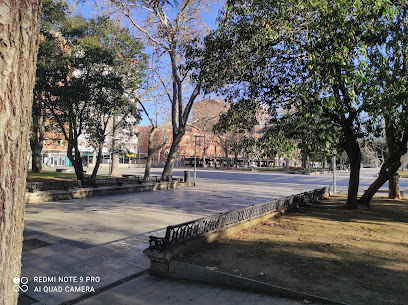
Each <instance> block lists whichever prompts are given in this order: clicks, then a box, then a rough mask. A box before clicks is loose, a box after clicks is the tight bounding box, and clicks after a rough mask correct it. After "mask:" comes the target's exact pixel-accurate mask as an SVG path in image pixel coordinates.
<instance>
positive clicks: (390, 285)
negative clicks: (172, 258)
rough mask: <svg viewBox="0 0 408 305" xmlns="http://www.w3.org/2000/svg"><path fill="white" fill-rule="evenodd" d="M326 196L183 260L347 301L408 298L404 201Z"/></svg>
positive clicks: (406, 203) (401, 301) (383, 301)
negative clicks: (348, 203)
mask: <svg viewBox="0 0 408 305" xmlns="http://www.w3.org/2000/svg"><path fill="white" fill-rule="evenodd" d="M344 200H345V197H341V196H336V197H330V198H328V199H325V200H323V201H321V202H320V203H318V204H316V205H314V206H313V207H311V208H303V209H300V210H298V211H295V212H290V213H288V214H286V215H283V216H281V217H280V218H271V219H269V220H268V221H266V222H264V223H262V224H260V225H258V226H254V227H251V228H249V229H247V230H243V231H241V232H240V233H239V234H238V235H237V236H233V237H230V238H226V239H223V240H220V241H218V242H215V243H213V244H210V245H208V246H206V248H205V249H197V251H195V253H191V254H190V255H186V257H184V258H182V260H184V261H186V262H190V263H193V264H196V265H200V266H204V267H209V268H212V269H213V268H214V267H215V270H219V271H223V272H227V273H230V274H235V275H239V276H243V277H246V278H251V279H255V280H258V281H263V282H268V283H271V284H273V285H278V286H281V287H285V288H291V289H295V290H298V291H302V292H305V293H310V294H314V295H317V296H320V297H325V298H329V299H333V300H336V301H340V302H344V303H348V304H357V305H359V304H364V305H366V304H370V305H374V304H398V305H400V304H408V200H406V199H405V200H388V199H386V198H374V199H373V201H372V208H371V210H368V211H362V210H357V211H350V210H345V209H343V208H342V205H343V204H344Z"/></svg>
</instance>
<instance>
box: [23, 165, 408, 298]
mask: <svg viewBox="0 0 408 305" xmlns="http://www.w3.org/2000/svg"><path fill="white" fill-rule="evenodd" d="M185 170H188V171H190V172H191V175H192V176H193V170H192V169H191V168H177V169H175V171H174V175H173V176H179V177H182V176H183V174H184V171H185ZM142 172H143V169H132V168H124V169H121V173H124V174H141V173H142ZM160 173H161V169H152V174H153V175H155V174H157V175H160ZM374 179H375V171H374V170H373V169H363V170H362V174H361V183H360V191H361V192H362V191H363V190H364V189H366V188H367V187H368V185H369V184H370V183H371V181H373V180H374ZM332 181H333V179H332V175H331V174H325V175H315V176H305V175H290V174H286V173H280V172H268V173H258V172H240V171H223V170H213V169H199V170H198V171H197V183H196V186H195V187H190V188H181V189H173V190H164V191H156V192H143V193H130V194H123V195H109V196H103V197H94V198H88V199H77V200H66V201H60V202H47V203H42V204H33V205H27V207H26V216H25V233H24V234H25V238H26V239H34V238H36V239H39V240H41V241H45V242H48V243H49V244H50V245H48V246H46V247H42V248H38V249H34V250H30V251H26V252H23V259H22V275H23V276H26V277H27V278H28V279H29V287H30V289H29V291H28V292H26V295H27V296H29V297H31V298H33V300H36V301H39V302H40V303H38V304H60V303H62V302H64V301H68V300H72V299H75V298H76V297H78V296H80V295H81V293H78V292H66V291H63V292H59V291H52V292H50V291H48V292H44V290H43V289H42V291H41V292H38V291H36V292H34V288H35V287H37V286H38V287H39V286H46V285H55V283H52V284H47V283H35V282H34V277H35V276H70V275H75V276H78V278H79V277H80V276H83V277H84V278H85V277H86V276H88V277H92V276H93V277H99V279H100V281H99V282H97V283H86V284H87V285H91V286H92V287H93V288H94V289H98V288H100V287H103V286H105V285H108V284H110V283H112V282H115V281H117V280H120V279H123V278H125V277H127V276H131V275H133V274H138V273H143V270H146V269H147V268H148V264H149V262H148V260H147V258H146V257H145V255H144V254H143V253H142V251H143V249H145V248H146V247H147V246H148V244H147V243H148V237H149V235H158V236H162V235H163V234H164V230H163V228H165V227H166V226H167V225H170V224H177V223H180V222H185V221H189V220H193V219H196V218H199V217H202V216H208V215H212V214H215V213H219V212H223V211H227V210H235V209H239V208H242V207H244V206H249V205H252V204H258V203H262V202H266V201H269V200H271V199H274V198H279V197H285V196H288V195H291V194H296V193H300V192H304V191H307V190H312V189H315V188H319V187H323V186H327V185H331V184H332ZM406 181H407V182H408V179H401V182H400V188H401V189H402V190H404V191H406V188H407V185H408V183H407V182H406ZM347 184H348V173H338V174H337V191H338V192H345V191H346V190H347ZM80 284H81V283H75V284H71V285H80ZM82 284H84V283H82ZM64 285H67V284H66V283H64ZM139 286H140V287H143V289H139V288H137V287H139ZM183 287H184V288H183ZM186 287H187V288H186ZM64 289H65V287H64ZM177 289H181V290H183V289H187V290H189V293H190V294H188V293H185V294H181V295H180V294H177V293H175V292H174V294H172V293H173V292H172V291H177ZM214 289H215V290H214ZM37 290H38V289H37ZM68 290H69V289H68ZM163 291H165V293H161V292H163ZM82 294H83V293H82ZM225 295H230V296H231V298H232V299H234V298H235V299H234V300H240V301H239V302H240V303H243V304H297V303H296V302H295V303H293V301H287V300H281V299H275V298H271V297H269V296H262V295H256V297H257V298H258V299H257V301H256V302H255V301H254V300H253V298H255V295H252V294H248V293H242V292H239V291H234V290H228V289H221V288H214V287H210V286H206V285H198V284H191V283H179V282H175V281H168V280H156V279H153V278H151V277H150V276H148V275H143V276H140V277H138V278H137V279H133V280H131V281H128V282H127V283H125V284H122V285H120V286H117V287H114V288H112V289H109V290H107V291H105V292H103V293H100V294H97V295H95V296H92V297H91V298H88V299H86V300H84V301H82V303H83V304H187V303H189V304H191V301H190V300H195V301H197V302H198V303H197V304H201V303H200V302H202V304H204V303H205V302H206V300H207V298H208V297H210V296H212V297H214V298H219V300H224V299H225V302H224V301H223V302H221V301H220V302H221V303H220V302H218V304H233V303H231V302H229V301H228V299H229V298H228V297H227V298H225ZM210 298H211V297H210ZM129 299H133V300H134V302H131V303H130V302H129ZM199 300H201V301H199ZM250 300H251V301H250ZM20 304H23V303H22V302H20Z"/></svg>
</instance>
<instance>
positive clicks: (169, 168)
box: [161, 130, 185, 181]
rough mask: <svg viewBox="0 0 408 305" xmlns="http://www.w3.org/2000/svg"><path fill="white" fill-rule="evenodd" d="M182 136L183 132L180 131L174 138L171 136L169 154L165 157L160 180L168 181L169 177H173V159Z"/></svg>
mask: <svg viewBox="0 0 408 305" xmlns="http://www.w3.org/2000/svg"><path fill="white" fill-rule="evenodd" d="M184 134H185V130H182V131H180V130H179V132H178V133H177V134H176V135H175V136H174V135H173V142H172V143H171V146H170V151H169V154H168V155H167V160H166V164H165V165H164V169H163V173H162V176H161V180H163V181H168V180H169V179H170V177H171V175H173V167H174V158H175V156H176V153H177V149H178V146H179V144H180V142H181V139H182V138H183V136H184Z"/></svg>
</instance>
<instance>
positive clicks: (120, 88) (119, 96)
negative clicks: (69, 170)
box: [47, 16, 144, 180]
mask: <svg viewBox="0 0 408 305" xmlns="http://www.w3.org/2000/svg"><path fill="white" fill-rule="evenodd" d="M61 33H62V36H63V37H64V38H65V41H66V47H65V50H66V51H65V54H64V56H65V57H66V58H67V67H68V68H69V69H68V74H67V75H66V77H65V79H64V80H63V81H62V82H61V83H60V86H59V87H58V91H57V92H56V94H55V96H53V98H51V99H49V100H48V102H47V108H48V110H49V111H50V113H52V115H53V118H54V120H55V121H56V122H57V124H58V125H59V130H60V131H61V133H62V134H63V136H64V137H65V139H66V141H67V143H68V149H67V156H68V158H69V160H70V161H71V163H72V165H73V166H74V169H75V173H76V175H77V178H78V179H79V180H83V179H84V173H83V165H82V157H81V152H80V150H79V139H80V136H81V135H86V136H87V137H88V139H90V140H91V142H93V143H95V144H96V145H95V146H96V147H97V148H98V157H97V163H96V166H95V168H94V171H93V173H92V177H95V176H96V173H97V170H98V166H99V164H100V161H101V159H102V148H103V142H104V140H105V138H106V135H107V128H108V125H109V124H110V123H111V121H112V118H113V116H115V115H116V116H119V115H121V122H117V123H116V125H115V126H113V127H112V130H115V129H116V128H119V123H121V124H123V123H124V122H127V118H129V117H130V116H133V117H134V118H138V114H137V111H136V106H135V105H134V104H132V103H131V100H132V99H133V100H134V99H135V94H136V91H137V84H138V83H139V82H140V78H141V70H142V67H143V65H142V63H143V60H144V56H143V55H142V54H141V53H140V49H141V44H140V43H139V42H138V41H136V40H134V39H132V37H131V34H130V32H129V31H128V30H127V29H124V28H120V27H118V26H117V25H115V24H114V23H113V22H112V21H110V20H109V19H108V18H102V17H100V18H97V19H95V20H85V19H84V18H82V17H79V16H76V17H73V18H71V19H69V20H68V19H67V22H66V24H65V25H64V27H63V28H62V29H61ZM116 121H117V120H116Z"/></svg>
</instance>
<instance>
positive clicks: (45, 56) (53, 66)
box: [30, 0, 70, 173]
mask: <svg viewBox="0 0 408 305" xmlns="http://www.w3.org/2000/svg"><path fill="white" fill-rule="evenodd" d="M69 14H70V13H69V10H68V4H67V3H66V2H64V1H55V0H45V1H43V10H42V18H41V27H40V37H39V50H38V57H37V69H36V82H35V87H34V99H33V109H32V119H33V123H32V132H31V135H30V146H31V156H32V171H33V172H35V173H38V172H41V171H42V157H41V152H42V148H43V141H44V133H45V132H46V131H47V127H51V126H52V124H49V120H50V116H49V114H48V113H47V111H46V107H45V102H46V101H47V100H48V101H49V100H52V99H53V97H54V96H55V91H56V90H57V88H58V87H59V86H60V85H59V84H60V82H62V81H64V79H65V77H66V75H67V72H68V68H67V59H66V57H65V51H64V50H63V48H62V44H63V41H62V39H61V36H60V35H59V30H60V27H61V24H62V23H63V22H64V20H65V18H66V16H67V15H69Z"/></svg>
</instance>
